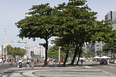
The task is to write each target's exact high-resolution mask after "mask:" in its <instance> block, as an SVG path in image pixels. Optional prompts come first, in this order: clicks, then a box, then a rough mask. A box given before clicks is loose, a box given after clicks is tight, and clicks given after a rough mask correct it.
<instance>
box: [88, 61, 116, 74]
mask: <svg viewBox="0 0 116 77" xmlns="http://www.w3.org/2000/svg"><path fill="white" fill-rule="evenodd" d="M89 66H91V67H94V68H97V69H101V70H104V71H106V72H109V73H111V74H113V75H116V64H111V63H110V64H108V65H99V64H91V65H89Z"/></svg>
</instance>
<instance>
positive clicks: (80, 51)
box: [77, 49, 82, 65]
mask: <svg viewBox="0 0 116 77" xmlns="http://www.w3.org/2000/svg"><path fill="white" fill-rule="evenodd" d="M81 53H82V49H80V50H79V57H78V60H77V65H78V64H79V60H80V56H81Z"/></svg>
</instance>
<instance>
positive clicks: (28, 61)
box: [27, 58, 30, 68]
mask: <svg viewBox="0 0 116 77" xmlns="http://www.w3.org/2000/svg"><path fill="white" fill-rule="evenodd" d="M27 67H28V68H29V67H30V60H29V58H28V59H27Z"/></svg>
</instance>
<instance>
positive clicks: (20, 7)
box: [0, 0, 116, 47]
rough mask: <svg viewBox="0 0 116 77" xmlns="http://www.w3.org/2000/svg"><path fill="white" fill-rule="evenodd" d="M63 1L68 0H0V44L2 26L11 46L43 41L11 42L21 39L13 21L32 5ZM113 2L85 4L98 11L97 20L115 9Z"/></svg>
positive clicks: (102, 0) (97, 0)
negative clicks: (5, 30)
mask: <svg viewBox="0 0 116 77" xmlns="http://www.w3.org/2000/svg"><path fill="white" fill-rule="evenodd" d="M63 2H66V3H67V2H68V0H0V46H1V45H2V44H4V43H5V40H6V36H5V33H4V30H3V28H7V43H8V44H10V45H11V46H13V47H15V46H16V47H18V46H25V45H27V44H28V45H39V43H44V42H45V41H44V40H43V39H39V38H37V39H36V41H33V40H32V39H30V40H29V39H23V40H26V41H27V44H12V43H11V41H12V40H22V39H20V38H19V37H18V36H17V35H18V34H19V32H18V30H19V29H18V28H17V27H16V26H15V23H16V22H18V21H19V20H21V19H23V18H25V13H26V12H29V9H30V8H31V7H32V5H40V4H45V3H50V6H51V7H53V6H57V5H58V4H59V3H63ZM115 3H116V0H87V3H86V4H88V6H89V7H90V8H91V9H92V11H95V12H98V15H97V16H98V20H102V19H104V16H105V15H106V14H107V13H108V12H109V11H116V4H115ZM51 39H54V38H50V39H49V41H50V40H51Z"/></svg>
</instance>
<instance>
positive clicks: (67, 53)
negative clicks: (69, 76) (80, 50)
mask: <svg viewBox="0 0 116 77" xmlns="http://www.w3.org/2000/svg"><path fill="white" fill-rule="evenodd" d="M70 45H71V41H70V42H69V46H68V50H67V53H66V58H65V60H64V63H63V66H65V65H66V62H67V58H68V54H69V50H70Z"/></svg>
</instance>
